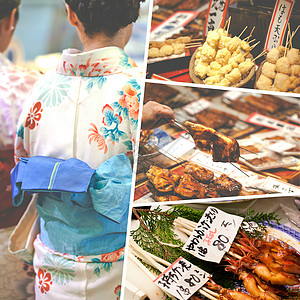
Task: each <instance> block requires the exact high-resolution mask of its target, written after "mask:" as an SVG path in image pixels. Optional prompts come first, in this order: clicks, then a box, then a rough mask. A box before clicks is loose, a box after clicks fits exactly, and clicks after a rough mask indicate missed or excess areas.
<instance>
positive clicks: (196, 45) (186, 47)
mask: <svg viewBox="0 0 300 300" xmlns="http://www.w3.org/2000/svg"><path fill="white" fill-rule="evenodd" d="M201 45H202V44H195V45H189V46H185V49H188V48H193V47H199V46H201Z"/></svg>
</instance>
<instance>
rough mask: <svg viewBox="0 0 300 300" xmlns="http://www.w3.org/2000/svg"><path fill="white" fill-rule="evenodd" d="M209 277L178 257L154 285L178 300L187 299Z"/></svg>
mask: <svg viewBox="0 0 300 300" xmlns="http://www.w3.org/2000/svg"><path fill="white" fill-rule="evenodd" d="M209 277H211V275H210V274H209V273H207V272H205V271H203V270H202V269H200V268H198V267H197V266H195V265H193V264H192V263H190V262H189V261H187V260H186V259H184V258H183V257H179V258H178V259H177V260H176V261H175V262H174V263H173V264H172V265H170V266H169V267H168V268H167V269H166V270H165V271H164V272H163V273H162V274H160V275H159V276H158V277H157V278H156V279H155V280H154V283H155V284H156V285H158V286H159V287H160V288H161V289H162V290H164V291H165V292H167V293H168V294H171V295H173V296H175V297H176V298H178V299H183V300H186V299H189V298H190V297H191V296H192V295H193V294H194V293H195V292H196V291H197V290H199V289H200V288H201V287H202V286H203V285H204V284H205V283H206V282H207V281H208V279H209Z"/></svg>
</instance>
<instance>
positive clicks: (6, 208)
mask: <svg viewBox="0 0 300 300" xmlns="http://www.w3.org/2000/svg"><path fill="white" fill-rule="evenodd" d="M19 5H20V0H0V245H1V246H0V249H1V251H0V299H5V300H7V299H15V300H18V299H29V298H30V297H33V293H34V289H33V282H34V272H33V270H32V268H29V267H28V266H27V265H25V264H24V263H23V262H22V261H20V260H19V259H18V258H17V257H14V256H13V255H11V254H10V253H9V252H8V249H7V241H8V238H9V236H10V234H11V232H12V231H13V229H14V226H15V225H16V224H17V223H18V221H19V219H20V217H21V216H22V214H23V213H24V210H25V209H26V206H27V204H28V199H27V200H26V201H24V203H23V204H22V205H21V206H19V207H18V208H16V207H13V206H12V203H11V186H10V170H11V169H12V168H13V166H14V136H15V132H16V125H17V121H18V118H19V116H20V113H21V110H22V108H23V104H24V102H25V100H26V97H27V95H28V93H29V91H30V90H31V89H32V87H33V85H34V83H35V82H36V80H37V79H38V78H39V76H40V74H39V73H38V72H37V71H34V70H28V69H25V68H22V67H20V66H17V65H14V64H13V63H12V62H11V61H10V60H8V59H7V57H6V56H5V54H4V52H5V51H6V50H7V48H8V46H9V44H10V42H11V39H12V37H13V34H14V31H15V28H16V26H17V22H18V16H19V10H18V7H19Z"/></svg>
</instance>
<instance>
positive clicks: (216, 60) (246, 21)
mask: <svg viewBox="0 0 300 300" xmlns="http://www.w3.org/2000/svg"><path fill="white" fill-rule="evenodd" d="M165 2H167V1H157V2H156V3H155V6H154V8H153V15H152V27H151V33H150V43H149V50H148V64H147V71H148V75H147V76H148V78H151V79H159V80H174V81H179V82H189V83H198V84H207V85H216V86H224V87H246V88H255V89H259V90H271V91H277V92H291V93H299V86H300V81H299V67H300V65H299V63H300V57H299V47H300V45H299V39H298V38H297V31H298V28H299V26H298V25H299V13H298V12H299V9H300V7H299V3H298V4H297V3H294V2H293V1H290V0H286V1H283V2H284V3H281V2H280V3H279V1H277V2H276V3H275V4H274V2H273V1H260V2H258V1H200V2H199V1H198V2H197V1H191V3H190V6H189V10H185V11H183V10H180V9H179V8H178V7H180V4H178V5H177V4H176V3H175V2H176V1H175V2H174V1H173V2H172V3H173V4H172V5H171V4H168V3H165ZM274 5H275V6H274ZM285 5H286V6H285ZM218 14H219V15H221V19H213V17H212V16H215V15H216V17H215V18H217V16H218ZM222 14H223V15H222ZM276 22H277V23H278V24H277V23H276ZM217 23H218V24H217ZM282 23H284V24H285V25H284V26H283V25H282ZM276 24H277V25H276ZM275 27H276V28H275ZM274 28H275V29H276V30H275V29H274ZM275 31H276V32H277V33H276V34H275V33H274V32H275ZM298 35H299V33H298Z"/></svg>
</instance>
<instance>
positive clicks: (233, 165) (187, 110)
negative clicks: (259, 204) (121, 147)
mask: <svg viewBox="0 0 300 300" xmlns="http://www.w3.org/2000/svg"><path fill="white" fill-rule="evenodd" d="M149 100H151V101H153V100H154V101H155V100H157V101H159V102H161V103H163V104H166V105H169V106H171V107H172V108H173V110H174V113H175V123H170V124H167V125H164V126H162V127H160V128H157V129H154V130H153V131H142V134H141V138H140V149H139V159H138V168H137V177H136V189H135V203H139V204H140V203H149V202H153V201H181V200H186V199H205V200H202V201H205V202H210V203H213V202H218V203H220V202H226V201H227V199H231V198H234V199H235V200H234V201H244V200H245V199H249V198H254V197H264V196H265V194H270V195H273V196H276V193H283V194H288V193H297V192H299V178H300V172H299V171H300V170H299V159H298V158H299V133H300V132H299V120H298V118H299V115H298V114H299V103H298V102H297V100H295V99H294V98H288V97H285V98H279V97H275V96H271V95H267V94H263V95H259V94H250V93H237V92H223V91H219V90H205V89H195V88H194V89H193V88H185V87H179V86H168V85H165V84H161V85H160V84H150V83H147V85H146V92H145V102H147V101H149ZM197 130H200V131H201V132H200V133H199V131H197ZM203 132H204V133H203ZM204 135H205V136H204ZM187 186H188V188H187ZM236 196H239V197H236ZM236 198H238V199H236ZM195 201H198V200H195Z"/></svg>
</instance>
